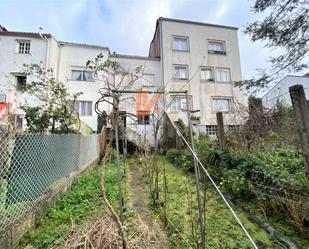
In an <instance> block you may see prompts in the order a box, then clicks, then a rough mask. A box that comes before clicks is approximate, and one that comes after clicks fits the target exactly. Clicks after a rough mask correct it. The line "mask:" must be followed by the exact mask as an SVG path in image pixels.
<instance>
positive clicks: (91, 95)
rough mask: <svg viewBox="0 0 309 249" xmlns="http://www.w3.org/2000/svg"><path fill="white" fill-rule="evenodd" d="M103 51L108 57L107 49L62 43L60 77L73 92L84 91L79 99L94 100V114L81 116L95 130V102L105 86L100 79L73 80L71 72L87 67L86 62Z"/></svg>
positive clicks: (105, 56)
mask: <svg viewBox="0 0 309 249" xmlns="http://www.w3.org/2000/svg"><path fill="white" fill-rule="evenodd" d="M101 52H102V53H103V55H104V58H108V56H109V54H108V50H107V49H102V48H94V47H90V46H79V45H74V44H69V43H60V52H59V70H58V79H59V80H60V81H62V82H64V83H65V84H66V86H67V87H68V88H69V91H70V92H71V93H77V92H82V94H81V95H80V96H79V97H78V99H77V100H82V101H92V116H81V117H80V119H81V120H82V121H83V122H85V123H86V124H88V125H89V126H90V127H91V128H92V129H93V130H97V114H96V112H95V110H94V104H95V102H96V101H97V100H98V99H99V97H100V94H99V88H100V87H102V86H103V82H102V81H100V80H94V81H89V82H87V81H73V80H72V79H71V73H72V70H73V69H77V70H78V69H80V70H85V69H87V68H86V62H87V61H88V60H92V59H94V58H95V57H96V56H97V55H98V54H99V53H101ZM99 78H100V77H99Z"/></svg>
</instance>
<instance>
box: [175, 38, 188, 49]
mask: <svg viewBox="0 0 309 249" xmlns="http://www.w3.org/2000/svg"><path fill="white" fill-rule="evenodd" d="M173 49H174V50H180V51H188V50H189V39H188V38H187V37H179V36H174V37H173Z"/></svg>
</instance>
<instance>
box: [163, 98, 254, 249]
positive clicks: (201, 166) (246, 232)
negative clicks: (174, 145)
mask: <svg viewBox="0 0 309 249" xmlns="http://www.w3.org/2000/svg"><path fill="white" fill-rule="evenodd" d="M159 103H160V102H159ZM160 105H161V108H162V109H163V110H164V112H165V114H166V116H167V117H168V118H169V120H170V122H171V124H172V126H173V127H174V129H175V130H176V133H177V134H178V136H180V137H181V139H182V140H183V141H184V143H185V144H186V145H187V147H188V149H189V150H190V151H191V153H192V154H193V156H194V157H195V159H196V160H197V162H198V164H199V165H200V168H201V169H202V170H203V171H204V172H205V174H206V175H207V177H208V179H209V180H210V181H211V183H212V185H213V186H214V187H215V189H216V191H217V192H218V193H219V195H220V196H221V198H222V199H223V201H224V202H225V204H226V205H227V206H228V208H229V209H230V211H231V212H232V214H233V216H234V218H235V219H236V220H237V222H238V224H239V225H240V227H241V228H242V230H243V231H244V232H245V234H246V236H247V237H248V239H249V240H250V242H251V244H252V245H253V247H254V248H255V249H258V247H257V245H256V244H255V242H254V240H253V239H252V237H251V236H250V234H249V233H248V231H247V229H246V228H245V227H244V225H243V224H242V222H241V221H240V219H239V218H238V216H237V214H236V213H235V211H234V210H233V208H232V207H231V205H230V204H229V203H228V201H227V200H226V198H225V197H224V195H223V194H222V192H221V191H220V189H219V187H218V186H217V184H216V183H215V181H214V180H213V179H212V177H211V176H210V174H209V173H208V171H207V170H206V168H205V167H204V165H203V164H202V162H201V161H200V160H199V158H198V157H197V155H196V153H195V151H193V149H192V148H191V146H190V144H189V143H188V142H187V140H186V139H185V138H184V136H183V135H182V134H181V132H180V130H179V129H178V127H177V126H176V125H175V124H174V122H173V120H172V119H171V117H170V115H169V114H168V113H167V111H166V110H165V108H164V107H163V105H162V104H161V103H160Z"/></svg>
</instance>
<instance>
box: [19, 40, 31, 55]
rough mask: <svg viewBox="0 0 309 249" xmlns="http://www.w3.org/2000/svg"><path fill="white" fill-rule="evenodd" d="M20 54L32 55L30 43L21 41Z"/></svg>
mask: <svg viewBox="0 0 309 249" xmlns="http://www.w3.org/2000/svg"><path fill="white" fill-rule="evenodd" d="M18 43H19V48H18V53H20V54H30V41H19V42H18Z"/></svg>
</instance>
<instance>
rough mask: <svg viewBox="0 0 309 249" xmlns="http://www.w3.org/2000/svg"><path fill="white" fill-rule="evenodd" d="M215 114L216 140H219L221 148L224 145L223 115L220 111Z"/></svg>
mask: <svg viewBox="0 0 309 249" xmlns="http://www.w3.org/2000/svg"><path fill="white" fill-rule="evenodd" d="M216 115H217V131H218V132H217V134H218V140H219V143H220V146H221V148H223V147H224V146H225V141H224V123H223V115H222V112H217V113H216Z"/></svg>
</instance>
